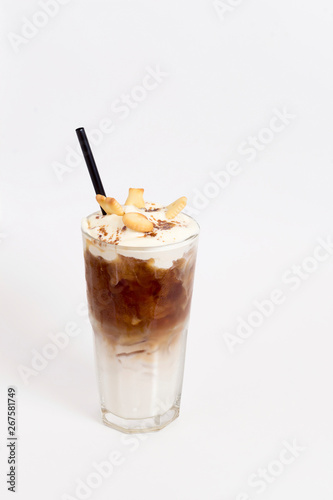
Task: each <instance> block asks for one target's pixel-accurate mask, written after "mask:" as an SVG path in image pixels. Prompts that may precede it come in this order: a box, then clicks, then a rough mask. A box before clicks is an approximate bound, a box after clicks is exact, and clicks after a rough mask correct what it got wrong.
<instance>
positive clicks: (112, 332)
mask: <svg viewBox="0 0 333 500" xmlns="http://www.w3.org/2000/svg"><path fill="white" fill-rule="evenodd" d="M195 251H196V245H195V244H193V247H192V248H191V249H190V250H189V251H188V252H187V253H186V254H185V255H184V257H183V258H181V259H178V260H175V261H174V262H173V264H172V265H171V266H170V267H168V268H166V269H165V268H158V267H156V265H155V261H154V260H153V259H150V260H141V259H136V258H134V257H125V256H123V255H117V256H116V258H115V259H113V260H112V261H108V260H105V259H104V258H103V257H101V256H99V255H98V256H95V255H93V254H92V253H91V252H90V250H89V246H88V248H87V249H86V250H85V266H86V280H87V295H88V303H89V308H90V314H91V316H92V321H93V323H94V324H95V326H96V328H95V330H98V331H99V332H101V333H102V334H103V335H104V336H105V337H107V338H108V340H109V342H111V343H120V344H122V345H131V346H133V345H134V344H136V343H138V344H139V343H140V342H151V343H152V345H153V344H156V343H163V342H164V341H165V342H170V341H171V339H172V337H173V336H174V337H175V338H176V337H177V335H178V333H179V331H180V330H181V329H182V328H183V327H184V325H185V324H186V322H187V318H188V316H189V311H190V305H191V296H192V288H193V278H194V266H195ZM138 349H139V350H140V347H138Z"/></svg>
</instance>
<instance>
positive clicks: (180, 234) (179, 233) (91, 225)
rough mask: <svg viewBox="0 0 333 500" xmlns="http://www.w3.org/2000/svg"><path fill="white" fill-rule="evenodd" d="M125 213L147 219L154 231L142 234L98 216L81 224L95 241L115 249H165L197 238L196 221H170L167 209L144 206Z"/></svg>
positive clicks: (183, 218)
mask: <svg viewBox="0 0 333 500" xmlns="http://www.w3.org/2000/svg"><path fill="white" fill-rule="evenodd" d="M122 208H123V210H124V212H125V213H138V214H142V215H144V216H145V217H146V218H147V219H148V220H149V221H151V222H152V224H153V229H152V231H149V232H146V233H142V232H139V231H134V230H133V229H129V228H128V227H126V226H125V225H124V223H123V220H122V218H121V217H119V216H118V215H115V214H112V215H101V214H100V213H95V214H92V215H90V216H89V217H87V218H84V219H83V220H82V229H83V231H84V232H85V233H88V234H89V235H90V236H92V237H93V238H95V239H97V240H100V241H103V242H105V243H111V244H113V245H120V246H130V247H151V246H163V245H167V244H171V243H177V242H180V241H184V240H186V239H187V238H189V237H191V236H194V235H195V234H198V232H199V226H198V224H197V223H196V222H195V220H194V219H192V218H191V217H189V216H188V215H185V214H183V213H179V214H178V215H177V216H176V217H174V218H172V219H167V217H166V208H165V207H163V206H162V205H159V204H157V203H149V202H146V203H145V207H144V208H137V207H136V206H134V205H123V206H122Z"/></svg>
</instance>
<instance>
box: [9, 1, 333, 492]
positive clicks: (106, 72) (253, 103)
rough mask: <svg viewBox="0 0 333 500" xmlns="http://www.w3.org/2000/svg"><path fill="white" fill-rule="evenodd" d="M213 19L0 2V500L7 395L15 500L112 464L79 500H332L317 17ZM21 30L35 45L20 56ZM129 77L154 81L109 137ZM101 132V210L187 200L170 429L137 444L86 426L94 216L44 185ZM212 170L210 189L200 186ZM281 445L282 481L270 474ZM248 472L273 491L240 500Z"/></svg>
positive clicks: (329, 14) (188, 4) (78, 190)
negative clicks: (291, 446)
mask: <svg viewBox="0 0 333 500" xmlns="http://www.w3.org/2000/svg"><path fill="white" fill-rule="evenodd" d="M63 3H65V2H63ZM222 4H223V2H221V3H220V7H219V8H217V7H216V6H214V3H213V1H212V0H182V1H179V0H169V1H167V2H166V1H164V2H162V1H153V0H136V1H135V0H110V1H106V0H104V1H103V0H95V1H88V0H80V1H79V0H71V1H69V2H67V4H66V5H65V4H64V5H61V6H59V9H58V11H57V12H55V14H54V17H48V16H46V20H45V15H44V16H43V15H42V17H41V16H40V14H37V13H38V12H40V11H41V7H40V6H39V3H38V1H32V0H16V1H15V2H13V1H11V0H2V2H1V17H2V34H3V36H2V42H1V60H2V76H1V84H2V86H1V88H2V95H1V186H0V192H1V218H0V233H1V237H0V250H1V261H0V266H1V285H2V291H1V302H0V304H1V346H0V352H1V354H0V355H1V361H0V363H1V364H0V366H1V390H0V465H1V467H0V491H1V498H7V497H8V498H13V496H12V495H13V494H12V493H9V492H7V491H6V479H5V475H6V473H7V471H8V465H7V450H6V448H5V446H6V437H7V430H6V428H7V424H6V391H7V386H8V385H15V386H16V387H17V392H18V437H19V438H18V443H17V446H18V470H17V472H18V486H17V493H16V497H15V498H18V499H20V500H21V499H22V500H23V499H24V500H26V499H34V500H44V499H46V498H47V499H48V500H56V499H59V500H60V499H66V498H67V499H69V498H72V499H73V498H79V496H77V495H76V493H75V489H76V486H77V484H78V482H77V481H78V480H79V479H80V480H81V481H86V479H87V477H88V476H89V475H90V474H91V473H92V472H94V470H95V469H94V465H93V463H94V462H97V463H100V462H102V461H104V460H106V459H107V458H108V456H109V455H110V454H111V453H112V452H118V453H119V454H120V455H121V457H122V458H121V460H120V461H121V462H122V464H121V465H119V466H115V467H114V471H113V473H112V474H111V475H110V476H109V477H108V478H105V479H103V481H102V484H101V485H100V486H99V487H98V488H96V489H94V490H93V491H92V492H91V494H87V496H86V497H87V498H91V499H94V500H95V499H96V500H99V499H103V500H104V499H106V498H115V499H117V500H125V499H126V500H127V499H146V500H155V499H156V498H158V499H160V500H166V499H169V498H173V499H176V500H201V499H203V498H207V499H209V500H236V499H237V500H248V499H251V500H259V499H264V500H280V499H281V498H283V499H285V500H294V499H296V498H297V499H302V500H303V499H304V500H310V499H311V500H312V499H313V498H331V497H332V494H333V479H332V465H333V464H332V462H333V460H332V456H333V455H332V447H333V436H332V418H333V409H332V375H333V373H332V372H333V368H332V361H331V360H332V352H331V349H332V346H333V343H332V324H333V312H332V311H333V308H332V294H333V285H332V278H333V260H332V256H329V254H327V256H329V258H327V260H325V261H323V262H318V261H317V262H314V261H313V260H311V259H310V260H309V259H308V258H309V257H311V256H313V252H314V250H315V248H316V245H318V239H320V238H323V239H326V238H327V237H328V236H330V235H331V236H333V229H332V209H333V197H332V182H333V170H332V159H333V157H332V114H333V107H332V84H333V81H332V80H333V78H332V77H333V74H332V62H333V61H332V42H333V35H332V33H333V31H332V21H333V7H332V2H331V1H330V0H317V1H316V2H314V1H310V0H295V1H293V2H290V1H288V0H279V1H267V0H266V1H264V0H243V1H239V0H238V1H235V0H226V1H225V2H224V10H225V13H224V14H223V5H222ZM236 4H237V5H236ZM24 18H26V19H27V20H29V21H31V20H34V21H35V22H37V24H38V23H39V24H44V26H43V27H39V28H38V29H37V30H35V32H34V31H33V28H32V29H31V27H30V38H25V39H23V40H22V39H20V38H17V37H16V38H15V35H13V34H16V35H19V36H22V30H24V29H28V28H24V26H25V25H26V23H27V21H26V20H24ZM10 33H12V35H10V37H11V39H9V37H8V35H9V34H10ZM13 37H14V38H15V40H16V42H15V43H14V42H13ZM149 67H150V68H156V67H159V68H160V71H162V72H164V73H167V76H166V75H165V76H164V77H163V78H162V81H161V82H160V83H159V84H158V85H157V86H156V88H155V89H154V90H151V91H149V92H147V93H146V96H145V98H144V99H143V100H142V102H139V103H135V104H137V106H136V107H135V108H134V109H131V110H130V112H129V113H128V116H126V118H124V117H123V115H122V114H120V113H119V111H118V112H117V111H115V110H114V108H113V109H112V106H114V105H115V101H116V100H117V99H121V98H122V97H121V96H122V95H123V94H130V93H131V92H134V94H135V92H139V91H137V90H135V87H136V86H138V85H141V84H142V81H143V79H144V77H145V75H147V68H149ZM135 95H139V94H135ZM140 96H142V93H141V94H140ZM134 102H135V101H134ZM276 109H278V110H279V111H280V112H281V113H283V112H285V113H287V114H288V113H289V115H292V116H293V118H292V119H291V118H290V119H289V122H290V123H288V125H285V127H284V128H283V127H282V128H283V130H281V131H280V132H274V133H273V135H272V133H270V132H267V130H266V131H263V129H265V128H266V127H267V126H269V124H270V122H271V120H272V117H273V116H274V114H275V113H276V111H274V110H276ZM103 119H109V120H111V121H112V122H113V131H112V133H109V134H102V139H101V138H100V136H99V142H100V144H98V145H94V146H93V150H94V153H95V157H96V162H97V164H98V166H99V169H100V173H101V176H102V179H103V182H104V185H105V188H106V191H107V193H108V194H109V195H110V196H115V197H116V198H118V199H119V201H121V202H123V201H124V200H125V197H126V194H127V189H128V188H129V187H130V186H132V187H141V186H142V187H144V188H145V194H146V198H147V199H148V200H151V201H159V202H162V203H165V204H167V203H170V202H171V201H173V200H174V199H176V198H177V197H179V196H182V195H187V196H188V198H189V204H190V206H192V208H195V207H197V215H196V218H197V219H198V221H199V223H200V225H201V228H202V232H201V241H200V252H199V258H198V265H197V274H196V283H195V285H196V286H195V293H194V297H193V308H192V319H191V327H190V333H189V339H188V350H187V361H186V368H185V380H184V387H183V400H182V407H181V415H180V418H179V419H178V420H177V421H175V422H174V423H172V424H171V425H170V426H169V427H167V428H165V429H164V430H163V431H161V432H159V433H155V434H149V435H147V436H145V438H144V440H142V441H141V440H140V439H139V438H138V437H134V438H133V437H132V438H125V440H124V438H123V435H122V434H121V433H118V432H117V431H114V430H112V429H109V428H107V427H105V426H103V425H102V424H101V421H100V416H99V404H98V397H97V386H96V381H95V373H94V359H93V344H92V333H91V329H90V326H89V325H88V324H87V322H86V318H85V317H83V316H82V315H81V316H80V315H79V314H78V308H80V307H81V305H82V304H84V302H85V282H84V269H83V258H82V248H81V235H80V219H81V217H82V216H84V215H86V214H88V213H90V212H92V211H94V210H95V209H97V205H96V202H95V200H94V193H93V189H92V185H91V182H90V180H89V177H88V174H87V171H86V168H85V165H84V163H83V161H81V160H77V161H76V166H75V167H73V166H68V165H67V170H66V171H65V172H64V173H63V174H62V175H59V171H58V174H57V172H56V170H57V166H56V165H58V170H59V164H62V165H65V164H66V163H65V162H66V152H67V151H68V149H67V148H68V147H70V148H76V147H77V140H76V136H75V132H74V130H75V128H77V127H79V126H84V127H85V128H86V130H87V131H88V132H90V131H92V130H93V129H96V128H97V127H98V126H99V124H100V122H101V121H102V120H103ZM280 125H281V122H280ZM258 134H259V136H260V137H261V138H263V139H264V140H266V144H265V145H264V147H263V143H262V142H261V143H260V144H259V146H260V151H257V150H254V151H255V152H254V156H255V158H253V159H252V160H251V161H249V157H250V154H249V153H247V154H245V153H244V149H243V150H242V149H239V148H240V147H242V143H244V142H246V141H248V138H249V137H258ZM95 135H96V133H95ZM96 137H97V135H96ZM243 148H244V145H243ZM251 156H253V155H251ZM232 160H234V161H237V162H238V165H239V166H238V170H237V175H234V176H233V177H232V178H231V179H230V182H229V184H228V185H225V186H224V187H223V188H222V187H221V188H217V187H216V185H215V188H214V187H212V186H211V185H208V183H209V182H211V181H212V179H211V177H210V172H212V171H213V172H215V173H216V172H221V171H222V170H225V169H226V165H227V164H228V162H230V161H232ZM57 162H58V163H57ZM221 175H223V174H221ZM198 193H201V198H200V196H199V194H198ZM204 193H206V194H207V193H210V194H212V193H213V195H215V197H214V198H211V199H208V198H207V196H206V195H205V194H204ZM202 196H204V197H205V198H203V197H202ZM203 207H204V208H203ZM321 255H323V251H322V252H321ZM303 262H304V265H305V267H307V268H308V269H310V267H311V266H312V268H311V269H312V270H313V272H311V273H310V272H308V273H305V276H304V274H303V278H302V279H301V278H299V282H298V285H299V286H297V289H295V290H293V289H292V284H291V283H290V282H289V283H287V281H288V276H289V278H290V276H291V274H290V273H291V272H292V271H289V270H290V269H291V268H292V266H293V265H301V266H302V265H303ZM303 272H304V269H303ZM286 273H287V281H286V278H283V276H286ZM288 273H289V274H288ZM294 284H295V282H294ZM295 287H296V284H295ZM274 289H279V290H281V293H282V294H283V297H284V302H283V304H281V305H276V306H274V311H273V312H272V314H271V315H270V317H267V318H265V319H262V321H261V323H262V324H261V326H260V327H258V328H254V329H253V331H252V334H251V335H249V336H248V338H247V339H241V341H242V343H239V344H236V345H235V346H234V349H233V350H232V349H229V348H228V345H227V342H226V336H225V334H226V333H227V332H228V333H230V334H233V335H234V336H236V335H237V332H236V329H237V325H238V324H239V319H238V318H240V317H241V318H243V319H244V320H247V318H248V316H249V315H251V313H253V311H255V310H256V306H255V305H254V301H256V300H258V301H263V300H267V299H269V298H270V294H271V292H272V290H274ZM80 310H81V309H80ZM253 317H254V316H253ZM257 317H258V316H257ZM259 319H260V317H259ZM69 322H74V323H75V324H76V325H77V327H78V328H80V334H79V335H77V336H76V337H74V338H71V340H70V342H69V345H68V346H67V347H66V348H65V349H63V350H61V351H60V352H59V353H58V355H57V356H56V357H55V358H54V359H53V360H50V361H49V362H48V364H47V366H46V367H45V368H44V369H43V370H41V371H40V372H37V373H36V374H35V375H31V376H29V377H28V380H27V384H24V382H23V379H22V377H21V376H20V374H19V371H18V367H19V366H20V365H21V366H25V367H30V368H31V363H32V359H33V353H32V351H33V350H34V349H36V350H37V351H38V352H42V350H43V348H44V347H45V345H46V344H48V343H49V342H50V338H49V335H50V334H52V333H53V334H54V333H57V332H63V331H64V329H65V327H66V325H67V326H68V323H69ZM237 338H238V339H240V337H239V335H238V337H237ZM231 350H232V352H231ZM126 439H127V440H126ZM294 440H296V443H297V445H298V446H300V447H302V451H301V452H299V456H298V457H297V458H296V457H295V460H294V461H293V463H290V464H288V465H282V466H281V465H280V466H279V465H276V464H275V465H271V464H272V462H273V461H276V460H279V455H280V452H281V450H282V449H283V448H284V447H285V444H284V443H285V442H286V441H287V442H289V443H292V442H293V441H294ZM267 467H271V470H275V471H277V474H276V477H275V478H274V477H273V476H272V475H270V476H269V477H270V478H273V479H272V481H271V482H270V483H268V482H265V483H264V486H263V490H264V491H263V492H262V493H259V492H258V490H259V487H254V486H251V485H250V484H248V479H249V478H250V476H251V474H252V475H253V474H258V470H259V469H260V468H267ZM274 467H275V468H274ZM279 467H280V470H279ZM281 467H282V470H281ZM66 494H67V495H68V496H66ZM81 498H83V497H82V496H81Z"/></svg>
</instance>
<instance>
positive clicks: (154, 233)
mask: <svg viewBox="0 0 333 500" xmlns="http://www.w3.org/2000/svg"><path fill="white" fill-rule="evenodd" d="M97 200H98V202H99V204H100V205H101V207H102V208H103V209H104V210H105V211H106V215H102V213H101V212H100V211H99V212H96V213H94V214H92V215H90V216H88V217H86V218H84V219H83V221H82V234H83V244H84V258H85V270H86V281H87V296H88V306H89V316H90V320H91V324H92V327H93V330H94V338H95V351H96V364H97V375H98V383H99V391H100V399H101V409H102V417H103V422H104V423H105V424H106V425H108V426H110V427H113V428H115V429H118V430H120V431H123V432H127V433H136V432H148V431H156V430H159V429H161V428H163V427H165V426H166V425H167V424H169V423H170V422H172V421H173V420H174V419H175V418H177V416H178V415H179V407H180V399H181V391H182V381H183V372H184V360H185V348H186V336H187V328H188V323H189V314H190V307H191V297H192V289H193V279H194V269H195V261H196V252H197V242H198V234H199V226H198V224H197V223H196V222H195V221H194V220H193V219H192V218H191V217H189V216H188V215H185V214H183V213H181V207H183V206H184V204H185V203H186V199H185V198H181V199H179V200H177V201H176V202H174V203H173V204H171V205H169V206H167V207H164V206H162V205H159V204H157V203H148V202H144V201H143V190H138V189H131V190H130V194H129V196H128V199H127V201H126V203H125V204H124V205H120V204H119V203H118V202H116V200H114V198H105V197H104V196H100V197H97Z"/></svg>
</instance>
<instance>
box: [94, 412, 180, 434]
mask: <svg viewBox="0 0 333 500" xmlns="http://www.w3.org/2000/svg"><path fill="white" fill-rule="evenodd" d="M178 416H179V406H173V407H172V408H170V410H168V411H167V412H165V413H164V414H163V415H157V416H156V417H147V418H122V417H118V415H115V414H114V413H111V412H109V410H107V409H106V408H102V420H103V423H104V424H105V425H107V426H108V427H112V428H113V429H116V430H117V431H121V432H125V433H126V434H138V433H141V432H154V431H159V430H160V429H163V427H165V426H167V425H168V424H170V423H171V422H173V421H174V420H175V419H176V418H177V417H178Z"/></svg>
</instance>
